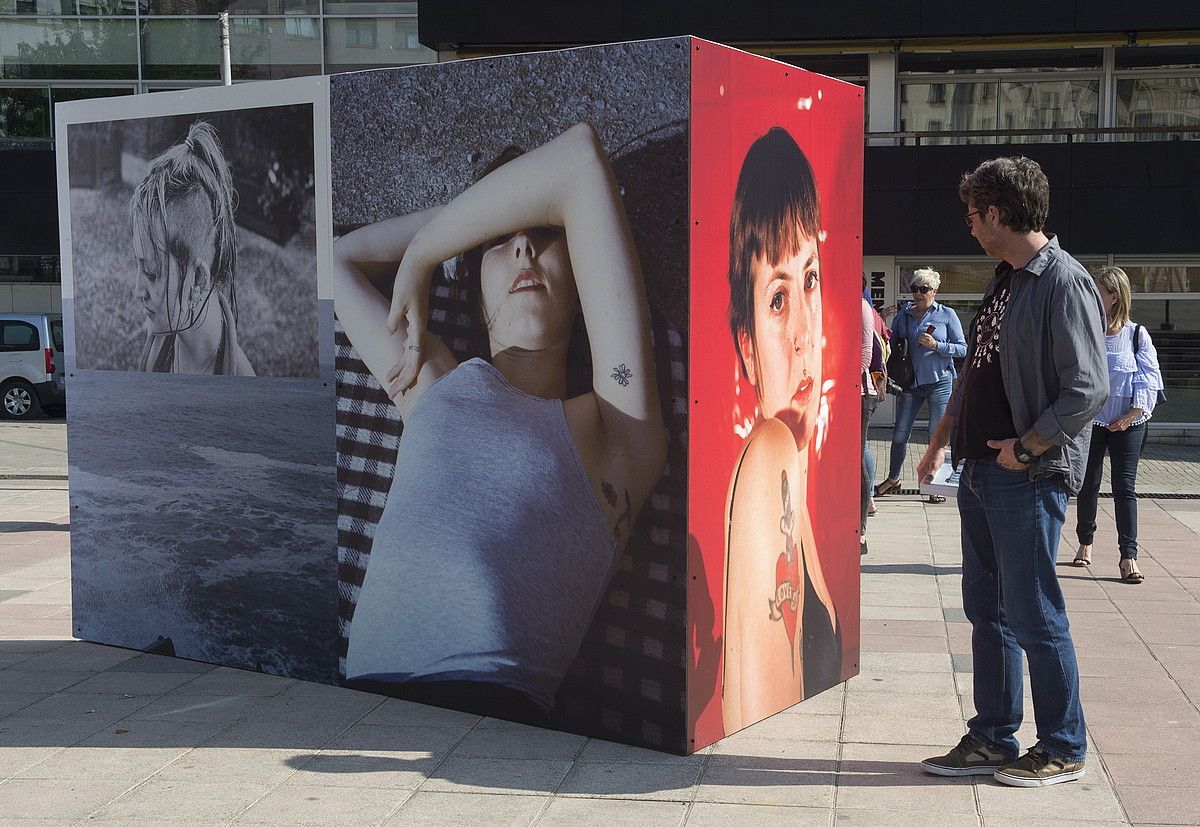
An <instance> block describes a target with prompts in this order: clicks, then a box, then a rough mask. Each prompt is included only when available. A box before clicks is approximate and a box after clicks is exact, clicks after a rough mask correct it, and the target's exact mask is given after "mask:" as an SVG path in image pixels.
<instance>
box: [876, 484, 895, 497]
mask: <svg viewBox="0 0 1200 827" xmlns="http://www.w3.org/2000/svg"><path fill="white" fill-rule="evenodd" d="M899 490H900V480H884V481H883V482H881V483H879V485H877V486H875V496H876V497H886V496H887V495H888V494H891V493H892V492H893V491H899Z"/></svg>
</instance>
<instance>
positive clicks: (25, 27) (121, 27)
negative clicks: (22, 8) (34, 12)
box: [0, 18, 137, 80]
mask: <svg viewBox="0 0 1200 827" xmlns="http://www.w3.org/2000/svg"><path fill="white" fill-rule="evenodd" d="M136 36H137V33H136V24H135V23H134V21H133V20H120V19H113V20H87V19H83V20H62V19H55V18H30V19H16V18H12V19H3V18H0V74H2V75H3V77H6V78H63V79H79V80H87V79H90V78H131V79H134V78H137V40H136V39H135V38H136Z"/></svg>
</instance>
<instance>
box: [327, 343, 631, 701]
mask: <svg viewBox="0 0 1200 827" xmlns="http://www.w3.org/2000/svg"><path fill="white" fill-rule="evenodd" d="M615 560H616V543H615V541H614V539H613V536H612V532H611V529H610V528H609V526H608V523H607V521H606V520H605V518H604V515H603V514H602V513H601V511H600V507H599V504H598V503H597V502H596V498H595V495H594V494H593V493H592V488H591V485H590V484H589V482H588V479H587V474H586V472H585V471H584V468H583V463H582V461H581V460H580V457H579V452H578V451H577V450H576V448H575V445H574V442H573V441H572V439H571V434H570V431H569V430H568V428H567V423H566V419H565V418H564V414H563V406H562V402H561V401H558V400H549V399H541V398H539V397H535V396H530V395H528V394H526V393H524V392H522V391H519V390H517V389H516V388H514V387H513V386H512V385H510V384H509V383H508V381H507V380H506V379H505V378H504V376H503V375H502V374H501V373H500V371H498V370H497V369H496V368H494V367H493V366H492V365H490V364H488V363H487V362H485V361H483V360H482V359H471V360H470V361H467V362H464V363H463V364H461V365H459V366H458V367H457V368H455V369H454V370H453V371H451V372H450V373H448V374H447V375H446V376H444V377H442V378H441V379H440V380H438V381H437V382H435V383H434V384H433V385H432V386H430V387H429V389H428V390H426V391H425V393H424V395H422V397H421V398H420V399H419V400H417V403H416V405H415V406H414V408H413V410H412V412H411V413H410V414H409V417H408V421H407V422H405V424H404V433H403V436H402V437H401V439H400V447H399V451H398V454H397V457H396V468H395V476H394V477H393V480H392V487H391V492H390V493H389V494H388V498H387V503H386V505H385V506H384V509H383V516H382V517H381V518H380V520H379V524H378V526H377V527H376V530H375V539H374V543H373V545H372V548H371V557H370V561H369V563H368V565H367V571H366V575H365V578H364V580H363V586H362V590H361V591H360V593H359V597H358V603H357V607H356V609H355V612H354V620H353V622H352V624H351V627H350V635H349V649H348V652H347V655H346V677H347V678H348V679H357V678H369V679H374V680H382V681H390V682H405V681H419V680H474V681H484V682H490V683H496V684H500V685H503V686H506V687H509V688H511V689H516V690H518V691H521V692H524V693H526V694H528V695H529V696H530V697H531V698H532V699H533V700H534V701H536V702H537V703H538V704H539V705H541V706H542V707H544V708H545V709H547V710H549V709H550V708H551V707H552V706H553V702H554V693H555V692H556V691H557V689H558V685H559V683H560V682H561V681H562V678H563V676H564V675H565V674H566V672H567V668H568V667H569V666H570V663H571V661H572V659H574V657H575V654H576V652H577V651H578V648H579V644H580V642H581V641H582V640H583V636H584V633H585V632H586V631H587V628H588V625H589V624H590V623H591V620H592V616H593V614H594V612H595V609H596V606H597V604H598V602H599V600H600V597H601V595H602V593H603V591H604V587H605V584H606V583H607V580H608V576H609V574H610V573H611V571H612V568H613V565H614V563H615Z"/></svg>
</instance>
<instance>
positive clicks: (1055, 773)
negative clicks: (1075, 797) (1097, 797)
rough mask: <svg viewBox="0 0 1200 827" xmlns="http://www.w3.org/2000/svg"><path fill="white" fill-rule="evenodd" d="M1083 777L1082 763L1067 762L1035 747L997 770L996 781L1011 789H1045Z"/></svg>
mask: <svg viewBox="0 0 1200 827" xmlns="http://www.w3.org/2000/svg"><path fill="white" fill-rule="evenodd" d="M1082 777H1083V762H1082V761H1067V760H1066V759H1064V758H1058V757H1056V756H1053V755H1051V754H1050V753H1048V752H1046V751H1045V750H1044V749H1042V748H1041V747H1034V748H1033V749H1031V750H1029V752H1027V753H1025V754H1024V755H1022V756H1021V757H1020V758H1018V759H1017V760H1016V761H1013V762H1012V763H1011V764H1009V765H1008V766H1006V767H1004V768H1002V769H998V770H996V780H997V781H999V782H1000V783H1001V784H1008V785H1009V786H1010V787H1045V786H1048V785H1050V784H1061V783H1063V782H1064V781H1074V780H1075V779H1077V778H1082Z"/></svg>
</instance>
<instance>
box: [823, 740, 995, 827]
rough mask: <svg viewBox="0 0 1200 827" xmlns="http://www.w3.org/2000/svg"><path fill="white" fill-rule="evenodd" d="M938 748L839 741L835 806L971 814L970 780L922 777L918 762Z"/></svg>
mask: <svg viewBox="0 0 1200 827" xmlns="http://www.w3.org/2000/svg"><path fill="white" fill-rule="evenodd" d="M942 751H944V750H937V749H933V750H930V749H929V748H928V747H921V746H896V745H890V744H845V745H844V746H843V747H842V757H841V760H840V762H839V763H838V788H837V806H838V808H839V810H840V809H841V808H848V809H854V810H884V811H890V812H896V813H905V812H938V813H956V814H963V815H975V814H976V812H977V810H976V806H975V790H974V787H973V785H972V781H971V779H970V778H939V777H935V776H932V775H927V774H925V773H924V772H922V771H921V769H920V767H919V763H920V761H922V760H923V759H925V758H928V757H930V756H931V755H937V754H939V752H942Z"/></svg>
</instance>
